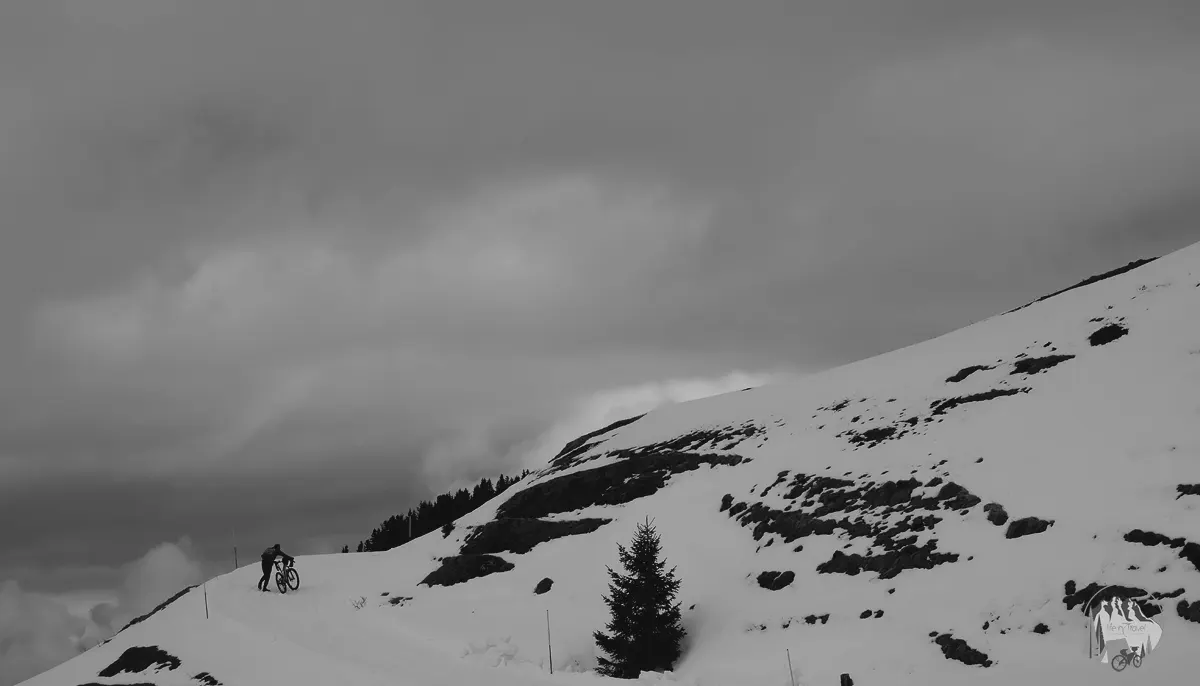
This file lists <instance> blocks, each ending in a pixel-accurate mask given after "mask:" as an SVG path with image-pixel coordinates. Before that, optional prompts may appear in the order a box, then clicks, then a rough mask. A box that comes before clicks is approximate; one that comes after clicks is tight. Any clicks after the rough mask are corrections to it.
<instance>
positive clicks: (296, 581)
mask: <svg viewBox="0 0 1200 686" xmlns="http://www.w3.org/2000/svg"><path fill="white" fill-rule="evenodd" d="M287 585H288V586H290V587H291V589H292V590H293V591H294V590H296V589H297V588H300V573H299V572H297V571H296V568H295V567H288V570H287Z"/></svg>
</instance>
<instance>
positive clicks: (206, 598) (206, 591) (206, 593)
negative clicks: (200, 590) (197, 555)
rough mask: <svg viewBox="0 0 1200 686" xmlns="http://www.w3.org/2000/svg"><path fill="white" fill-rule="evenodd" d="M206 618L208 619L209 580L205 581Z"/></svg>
mask: <svg viewBox="0 0 1200 686" xmlns="http://www.w3.org/2000/svg"><path fill="white" fill-rule="evenodd" d="M204 618H205V619H208V582H207V581H205V582H204Z"/></svg>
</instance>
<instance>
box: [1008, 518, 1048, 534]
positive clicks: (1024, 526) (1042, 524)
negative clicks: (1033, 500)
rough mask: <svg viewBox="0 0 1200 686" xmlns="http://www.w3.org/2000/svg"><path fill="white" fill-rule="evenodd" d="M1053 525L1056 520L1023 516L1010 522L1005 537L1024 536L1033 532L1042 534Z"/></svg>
mask: <svg viewBox="0 0 1200 686" xmlns="http://www.w3.org/2000/svg"><path fill="white" fill-rule="evenodd" d="M1052 526H1054V520H1050V519H1038V518H1037V517H1022V518H1021V519H1014V520H1013V521H1011V522H1009V523H1008V530H1007V531H1005V532H1004V537H1005V538H1020V537H1022V536H1032V535H1033V534H1040V533H1042V532H1043V531H1045V530H1047V529H1049V528H1050V527H1052Z"/></svg>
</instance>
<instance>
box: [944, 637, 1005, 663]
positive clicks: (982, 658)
mask: <svg viewBox="0 0 1200 686" xmlns="http://www.w3.org/2000/svg"><path fill="white" fill-rule="evenodd" d="M933 642H934V643H936V644H938V645H939V646H941V648H942V655H945V656H946V659H948V660H957V661H959V662H961V663H963V664H964V665H979V666H981V667H985V668H986V667H991V666H992V665H993V664H994V663H993V662H992V661H991V660H990V659H989V658H988V656H987V655H986V654H984V653H982V652H980V651H978V650H976V649H974V648H972V647H971V646H969V645H967V642H966V641H964V640H962V639H961V638H954V637H953V636H951V635H950V634H938V636H937V638H935V639H934V641H933Z"/></svg>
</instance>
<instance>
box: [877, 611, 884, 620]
mask: <svg viewBox="0 0 1200 686" xmlns="http://www.w3.org/2000/svg"><path fill="white" fill-rule="evenodd" d="M882 616H883V610H876V611H875V619H879V618H880V617H882Z"/></svg>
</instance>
